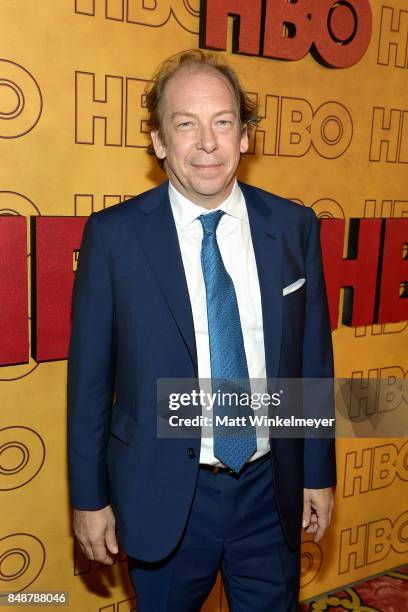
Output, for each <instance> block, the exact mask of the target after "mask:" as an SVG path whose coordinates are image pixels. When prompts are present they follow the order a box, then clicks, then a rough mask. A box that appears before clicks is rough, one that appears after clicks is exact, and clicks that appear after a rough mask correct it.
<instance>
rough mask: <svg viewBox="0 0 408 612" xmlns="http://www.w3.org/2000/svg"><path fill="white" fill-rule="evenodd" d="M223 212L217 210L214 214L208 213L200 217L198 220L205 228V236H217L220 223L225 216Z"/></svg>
mask: <svg viewBox="0 0 408 612" xmlns="http://www.w3.org/2000/svg"><path fill="white" fill-rule="evenodd" d="M224 214H225V213H224V211H223V210H215V211H214V212H211V213H207V214H205V215H200V216H199V217H198V218H199V220H200V222H201V225H202V226H203V230H204V234H207V235H211V234H215V232H216V231H217V226H218V223H219V222H220V219H221V217H222V215H224Z"/></svg>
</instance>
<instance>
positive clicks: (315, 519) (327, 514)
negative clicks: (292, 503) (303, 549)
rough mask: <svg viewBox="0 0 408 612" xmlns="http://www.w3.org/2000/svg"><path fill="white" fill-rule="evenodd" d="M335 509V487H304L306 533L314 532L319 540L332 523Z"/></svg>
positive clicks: (303, 524) (304, 524) (315, 537)
mask: <svg viewBox="0 0 408 612" xmlns="http://www.w3.org/2000/svg"><path fill="white" fill-rule="evenodd" d="M332 511H333V489H332V488H331V487H328V488H327V489H304V491H303V521H302V527H303V528H304V529H305V531H306V533H314V534H315V536H314V541H315V542H319V540H321V539H322V537H323V534H324V532H325V531H326V529H327V527H328V526H329V525H330V521H331V515H332Z"/></svg>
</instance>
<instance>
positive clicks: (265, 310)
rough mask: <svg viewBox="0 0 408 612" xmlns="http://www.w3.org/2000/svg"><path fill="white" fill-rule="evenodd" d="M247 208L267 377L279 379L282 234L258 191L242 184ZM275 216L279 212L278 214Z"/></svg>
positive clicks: (272, 213)
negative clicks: (260, 307) (259, 296)
mask: <svg viewBox="0 0 408 612" xmlns="http://www.w3.org/2000/svg"><path fill="white" fill-rule="evenodd" d="M240 187H241V189H242V192H243V194H244V198H245V202H246V205H247V209H248V216H249V223H250V227H251V236H252V243H253V247H254V251H255V259H256V265H257V268H258V278H259V286H260V291H261V302H262V318H263V332H264V342H265V361H266V375H267V377H268V378H277V376H278V373H279V358H280V350H281V341H282V307H283V304H282V282H281V277H282V233H281V230H280V228H279V227H278V225H277V224H276V223H275V222H274V212H273V210H272V209H270V208H269V207H268V206H267V205H266V204H265V202H264V201H263V200H262V198H261V197H260V196H259V195H258V193H257V191H256V189H255V188H253V187H250V186H249V185H245V184H243V183H240ZM275 214H276V213H275Z"/></svg>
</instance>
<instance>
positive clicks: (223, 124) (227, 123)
mask: <svg viewBox="0 0 408 612" xmlns="http://www.w3.org/2000/svg"><path fill="white" fill-rule="evenodd" d="M217 124H218V125H220V126H221V127H229V126H230V125H232V121H229V120H228V119H218V121H217Z"/></svg>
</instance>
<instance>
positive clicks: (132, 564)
mask: <svg viewBox="0 0 408 612" xmlns="http://www.w3.org/2000/svg"><path fill="white" fill-rule="evenodd" d="M165 513H166V509H165V507H163V520H166V515H165ZM299 529H300V526H299ZM128 567H129V575H130V578H131V581H132V584H133V587H134V590H135V594H136V598H137V604H138V607H137V610H138V612H197V611H199V610H200V609H201V606H202V605H203V603H204V602H205V600H206V598H207V597H208V595H209V593H210V591H211V588H212V587H213V585H214V583H215V580H216V577H217V573H218V570H221V574H222V579H223V583H224V588H225V592H226V595H227V599H228V605H229V608H230V611H231V612H295V611H296V610H297V609H298V592H299V577H300V551H299V549H297V550H291V549H289V548H288V546H287V544H286V541H285V538H284V535H283V532H282V528H281V524H280V520H279V516H278V510H277V507H276V499H275V494H274V486H273V479H272V466H271V460H270V455H267V456H266V457H265V459H264V460H260V461H257V462H255V463H254V464H253V465H251V464H249V465H248V466H246V467H245V469H244V471H243V472H242V473H241V474H240V475H239V476H237V475H234V474H228V473H218V474H213V473H212V472H210V471H205V470H202V469H200V471H199V476H198V482H197V488H196V491H195V494H194V499H193V503H192V507H191V511H190V515H189V518H188V521H187V525H186V527H185V530H184V532H183V536H182V538H181V540H180V542H179V544H178V546H177V548H176V549H175V550H174V551H173V552H172V554H171V555H169V556H168V557H167V558H166V559H164V560H162V561H159V562H157V563H145V562H142V561H138V560H137V559H134V558H132V557H128Z"/></svg>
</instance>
